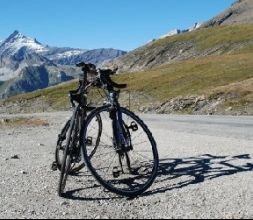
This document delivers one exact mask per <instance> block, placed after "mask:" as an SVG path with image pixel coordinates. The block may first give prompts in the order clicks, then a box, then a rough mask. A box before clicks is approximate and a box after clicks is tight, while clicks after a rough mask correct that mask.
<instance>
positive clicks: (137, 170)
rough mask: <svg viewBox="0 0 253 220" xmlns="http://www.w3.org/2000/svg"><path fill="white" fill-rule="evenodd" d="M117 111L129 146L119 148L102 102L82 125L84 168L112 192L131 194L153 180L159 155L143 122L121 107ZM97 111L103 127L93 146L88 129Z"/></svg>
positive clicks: (137, 192) (143, 188) (144, 188)
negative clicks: (97, 141) (97, 140)
mask: <svg viewBox="0 0 253 220" xmlns="http://www.w3.org/2000/svg"><path fill="white" fill-rule="evenodd" d="M120 111H121V112H122V119H123V125H122V126H123V130H124V132H123V133H124V136H125V139H127V142H128V145H129V146H127V148H125V150H123V151H122V150H119V146H117V144H116V141H115V137H114V134H115V131H113V128H112V112H111V107H110V106H104V107H101V108H98V109H96V110H95V111H93V112H92V113H91V114H90V115H89V116H88V118H87V120H86V123H85V126H83V128H82V132H81V139H80V140H81V146H82V147H83V151H82V152H83V154H84V159H85V161H86V165H87V167H88V169H89V170H90V172H91V173H92V174H93V176H94V177H95V178H96V179H97V181H98V182H99V183H100V184H101V185H102V186H104V187H105V188H106V189H107V190H109V191H111V192H113V193H117V194H119V195H123V196H128V197H135V196H137V195H139V194H141V193H143V192H144V191H146V190H147V189H148V188H149V187H150V186H151V185H152V183H153V182H154V180H155V177H156V175H157V170H158V166H159V157H158V152H157V147H156V142H155V140H154V138H153V136H152V133H151V132H150V130H149V129H148V127H147V126H146V125H145V124H144V122H143V121H142V120H141V119H140V118H139V117H138V116H136V115H135V114H134V113H132V112H130V111H128V110H127V109H125V108H120ZM97 115H100V116H101V118H102V121H103V130H102V133H101V137H100V142H99V144H98V145H97V146H96V148H94V144H95V143H93V141H92V140H93V139H94V138H93V137H92V136H91V134H90V131H91V130H92V129H91V128H92V127H93V126H94V123H95V122H96V120H95V119H96V117H97ZM126 149H127V150H126ZM90 155H92V157H91V156H90Z"/></svg>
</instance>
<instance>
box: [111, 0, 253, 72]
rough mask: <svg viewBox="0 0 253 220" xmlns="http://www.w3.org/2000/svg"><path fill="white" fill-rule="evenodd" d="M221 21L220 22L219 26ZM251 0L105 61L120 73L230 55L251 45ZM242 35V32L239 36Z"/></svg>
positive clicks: (252, 3)
mask: <svg viewBox="0 0 253 220" xmlns="http://www.w3.org/2000/svg"><path fill="white" fill-rule="evenodd" d="M218 24H220V25H218ZM252 24H253V1H252V0H240V1H236V2H235V3H234V4H233V5H232V6H231V7H230V8H229V9H227V10H226V11H225V12H223V13H222V14H220V15H218V16H216V17H215V18H213V19H211V20H210V21H208V22H204V23H203V24H202V25H200V26H199V25H198V24H197V28H195V29H193V30H191V31H188V30H187V31H180V30H178V29H176V30H175V31H172V32H169V33H168V34H167V35H165V36H162V37H160V38H159V39H155V40H153V41H152V42H149V43H148V44H146V45H144V46H142V47H139V48H137V49H135V50H133V51H131V52H129V53H128V54H126V55H124V56H122V57H119V58H116V59H115V60H113V61H111V62H108V63H107V66H108V67H111V66H113V65H117V66H119V72H135V71H142V70H147V69H150V68H154V67H157V66H159V65H163V64H171V63H175V62H178V61H182V60H187V59H192V58H197V57H203V56H210V55H219V54H224V53H226V54H229V53H233V52H235V51H241V50H243V49H247V48H249V47H251V46H252V43H253V38H252V36H253V35H252ZM241 34H242V35H241Z"/></svg>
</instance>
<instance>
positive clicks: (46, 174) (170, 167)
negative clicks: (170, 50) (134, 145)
mask: <svg viewBox="0 0 253 220" xmlns="http://www.w3.org/2000/svg"><path fill="white" fill-rule="evenodd" d="M70 114H71V113H70V112H58V113H43V114H34V115H26V117H35V118H39V119H43V120H47V121H48V122H49V126H44V127H43V126H41V127H18V128H17V127H16V128H15V127H8V128H7V127H0V139H1V142H0V166H1V169H0V176H1V179H0V213H1V214H0V218H3V219H4V218H7V219H9V218H253V184H252V183H253V135H252V134H253V117H222V116H173V115H141V117H142V118H143V119H144V121H145V122H146V123H147V124H148V126H149V127H150V129H151V130H152V132H153V135H154V137H155V138H156V140H157V144H158V149H159V154H160V159H161V161H160V171H159V175H158V178H157V180H156V182H155V183H154V184H153V186H152V187H151V188H150V189H149V190H148V191H147V192H146V193H145V194H143V195H142V196H140V197H139V198H135V199H132V200H130V199H126V198H122V197H119V196H117V195H115V194H111V193H109V192H106V191H105V190H104V189H103V188H102V187H100V186H99V185H98V184H97V182H96V181H95V180H94V179H93V177H92V176H90V175H89V173H88V172H87V171H86V170H84V171H83V173H82V174H80V176H77V177H71V178H70V179H69V182H68V185H67V190H68V192H69V193H68V194H69V198H68V199H62V198H59V197H58V196H57V184H58V178H59V172H58V171H56V172H53V171H51V170H50V165H51V163H52V161H53V160H54V148H55V143H56V137H57V134H58V132H59V130H60V128H61V127H62V125H63V124H64V122H65V121H66V118H67V117H69V116H70ZM2 117H6V116H3V115H0V119H1V118H2ZM8 117H10V116H8ZM12 117H13V116H12ZM15 156H16V157H15ZM13 157H14V158H13ZM15 158H16V159H15Z"/></svg>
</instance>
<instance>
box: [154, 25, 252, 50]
mask: <svg viewBox="0 0 253 220" xmlns="http://www.w3.org/2000/svg"><path fill="white" fill-rule="evenodd" d="M252 36H253V25H252V24H243V25H229V26H221V27H215V28H208V29H198V30H196V31H193V32H188V33H185V34H181V35H175V36H171V37H167V38H164V39H160V40H157V41H155V42H154V43H153V44H151V45H150V47H157V46H164V45H168V44H170V43H177V42H186V41H191V42H194V43H196V45H197V47H198V49H199V50H205V49H209V48H214V47H216V46H218V45H223V44H227V45H228V47H229V45H232V44H236V43H240V44H242V43H246V42H252V41H253V39H252ZM251 45H252V47H251V48H247V49H246V50H248V49H252V48H253V44H251Z"/></svg>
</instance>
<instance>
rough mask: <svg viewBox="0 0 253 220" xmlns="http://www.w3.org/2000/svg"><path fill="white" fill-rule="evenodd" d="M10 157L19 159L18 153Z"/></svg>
mask: <svg viewBox="0 0 253 220" xmlns="http://www.w3.org/2000/svg"><path fill="white" fill-rule="evenodd" d="M11 159H14V160H19V159H20V157H19V155H13V156H12V157H11Z"/></svg>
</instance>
